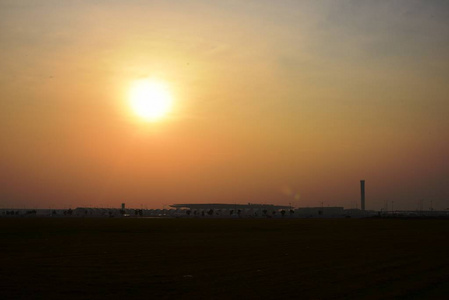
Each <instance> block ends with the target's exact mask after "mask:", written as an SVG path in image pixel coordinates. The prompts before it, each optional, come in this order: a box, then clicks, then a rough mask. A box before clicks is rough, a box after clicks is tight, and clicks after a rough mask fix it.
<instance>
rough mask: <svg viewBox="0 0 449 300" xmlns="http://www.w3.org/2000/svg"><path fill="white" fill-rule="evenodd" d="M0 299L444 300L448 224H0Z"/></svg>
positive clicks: (48, 221) (19, 221)
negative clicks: (268, 299) (375, 299)
mask: <svg viewBox="0 0 449 300" xmlns="http://www.w3.org/2000/svg"><path fill="white" fill-rule="evenodd" d="M0 234H1V241H0V255H1V256H0V279H1V281H0V295H1V298H2V299H16V298H23V299H30V298H34V299H36V298H40V299H49V298H53V299H61V298H77V299H96V298H109V299H124V298H177V297H179V298H203V299H204V298H314V299H322V298H354V299H358V298H404V299H413V298H416V299H428V298H445V297H446V296H447V295H448V294H449V284H448V279H449V221H448V220H379V219H357V220H355V219H354V220H353V219H335V220H333V219H320V220H310V219H309V220H304V219H303V220H301V219H291V220H288V219H285V220H279V219H273V220H268V219H267V220H265V219H257V220H256V219H237V220H236V219H87V218H86V219H75V218H74V219H70V218H67V219H64V218H60V219H51V218H34V219H33V218H30V219H19V218H17V219H14V218H11V219H6V218H4V219H0Z"/></svg>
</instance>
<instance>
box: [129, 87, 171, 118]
mask: <svg viewBox="0 0 449 300" xmlns="http://www.w3.org/2000/svg"><path fill="white" fill-rule="evenodd" d="M129 100H130V105H131V109H132V110H133V112H134V113H135V114H136V115H138V116H139V117H141V118H143V119H145V120H148V121H157V120H159V119H161V118H163V117H164V116H166V115H167V113H168V112H170V110H171V106H172V102H173V101H172V97H171V94H170V91H169V89H168V85H167V84H166V83H164V82H161V81H155V80H150V79H142V80H137V81H135V82H133V84H132V85H131V89H130V93H129Z"/></svg>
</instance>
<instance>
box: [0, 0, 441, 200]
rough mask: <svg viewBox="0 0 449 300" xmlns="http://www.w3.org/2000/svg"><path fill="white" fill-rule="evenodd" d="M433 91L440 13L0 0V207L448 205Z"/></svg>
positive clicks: (408, 7) (366, 6)
mask: <svg viewBox="0 0 449 300" xmlns="http://www.w3.org/2000/svg"><path fill="white" fill-rule="evenodd" d="M142 78H153V79H156V80H161V81H163V82H165V83H167V85H168V86H169V87H170V91H171V95H172V97H173V105H172V108H171V111H170V112H169V113H167V115H166V116H164V117H163V118H161V119H160V120H158V121H157V122H147V121H145V120H143V119H142V118H139V116H137V115H136V114H135V113H133V112H132V110H131V108H130V105H129V99H128V94H129V89H130V86H131V85H132V83H133V82H135V81H136V80H140V79H142ZM448 79H449V2H448V1H442V0H428V1H424V0H423V1H417V0H402V1H277V2H272V1H132V0H131V1H123V0H115V1H102V0H98V1H6V0H2V1H0V97H1V98H0V207H18V208H20V207H37V208H39V207H61V208H66V207H72V208H73V207H77V206H86V205H89V206H105V207H118V206H119V205H120V203H122V202H126V204H127V206H129V207H141V206H144V207H148V208H158V207H162V206H163V205H167V204H172V203H186V202H192V203H207V202H222V203H247V202H251V203H272V204H281V205H288V204H289V203H292V205H294V206H297V207H302V206H321V205H324V206H345V207H346V208H351V207H355V203H358V202H359V197H360V196H359V193H360V192H359V181H360V180H361V179H364V180H366V206H367V209H380V208H382V207H383V206H384V204H385V201H388V202H390V201H394V206H395V209H396V208H397V209H416V208H418V207H419V206H420V203H424V209H428V208H429V206H430V202H431V201H432V205H433V208H434V209H447V208H448V207H449V159H448V153H449V138H448V132H449V118H448V116H449V98H448V97H449V81H448Z"/></svg>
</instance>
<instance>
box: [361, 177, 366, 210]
mask: <svg viewBox="0 0 449 300" xmlns="http://www.w3.org/2000/svg"><path fill="white" fill-rule="evenodd" d="M360 202H361V208H362V210H365V180H360Z"/></svg>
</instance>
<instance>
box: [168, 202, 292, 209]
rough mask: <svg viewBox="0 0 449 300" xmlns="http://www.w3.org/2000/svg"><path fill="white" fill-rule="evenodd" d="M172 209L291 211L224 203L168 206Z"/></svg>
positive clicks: (275, 207)
mask: <svg viewBox="0 0 449 300" xmlns="http://www.w3.org/2000/svg"><path fill="white" fill-rule="evenodd" d="M170 206H171V207H174V208H187V209H207V210H208V209H234V210H237V209H241V210H242V209H270V210H279V209H291V207H290V206H285V205H273V204H252V203H248V204H224V203H201V204H199V203H195V204H192V203H189V204H172V205H170Z"/></svg>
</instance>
